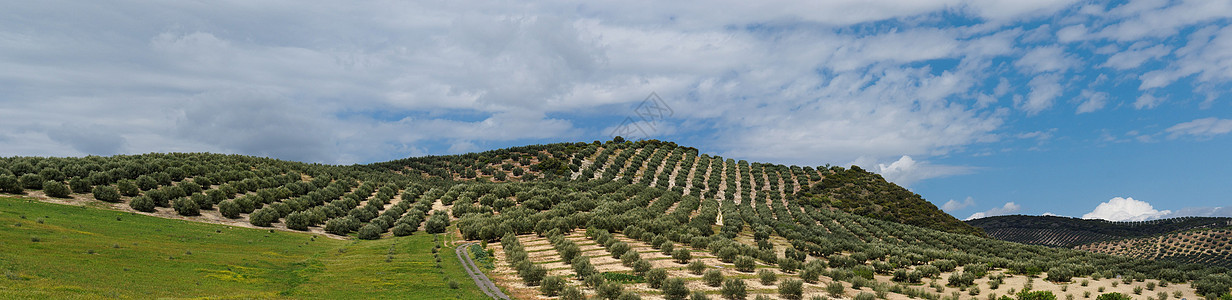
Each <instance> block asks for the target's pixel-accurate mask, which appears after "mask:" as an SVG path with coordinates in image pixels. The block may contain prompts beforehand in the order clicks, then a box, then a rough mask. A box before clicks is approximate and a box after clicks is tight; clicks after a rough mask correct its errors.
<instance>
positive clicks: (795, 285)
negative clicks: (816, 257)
mask: <svg viewBox="0 0 1232 300" xmlns="http://www.w3.org/2000/svg"><path fill="white" fill-rule="evenodd" d="M779 297H783V299H788V300H800V299H801V298H803V297H804V282H803V281H800V280H795V279H788V280H784V281H783V283H780V284H779Z"/></svg>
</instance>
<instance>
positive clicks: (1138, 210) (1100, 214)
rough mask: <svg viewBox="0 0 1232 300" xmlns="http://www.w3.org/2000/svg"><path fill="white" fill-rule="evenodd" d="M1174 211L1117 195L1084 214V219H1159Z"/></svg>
mask: <svg viewBox="0 0 1232 300" xmlns="http://www.w3.org/2000/svg"><path fill="white" fill-rule="evenodd" d="M1170 213H1172V211H1170V210H1163V211H1159V210H1155V208H1154V207H1152V206H1151V204H1150V203H1147V202H1145V201H1139V200H1134V198H1122V197H1116V198H1112V199H1110V200H1108V202H1104V203H1100V204H1099V206H1096V207H1095V210H1094V211H1091V212H1090V213H1087V214H1085V215H1082V218H1083V219H1104V220H1109V221H1145V220H1151V219H1158V218H1162V217H1163V216H1166V215H1168V214H1170Z"/></svg>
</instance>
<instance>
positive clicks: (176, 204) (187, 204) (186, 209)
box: [171, 197, 201, 216]
mask: <svg viewBox="0 0 1232 300" xmlns="http://www.w3.org/2000/svg"><path fill="white" fill-rule="evenodd" d="M171 206H172V208H175V213H177V214H180V215H181V216H199V215H201V207H200V206H197V201H193V199H192V198H188V197H180V198H175V201H172V203H171Z"/></svg>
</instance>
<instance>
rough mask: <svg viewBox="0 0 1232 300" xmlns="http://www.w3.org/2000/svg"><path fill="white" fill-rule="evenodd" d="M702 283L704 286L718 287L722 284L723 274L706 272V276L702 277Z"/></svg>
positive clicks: (714, 271) (711, 271)
mask: <svg viewBox="0 0 1232 300" xmlns="http://www.w3.org/2000/svg"><path fill="white" fill-rule="evenodd" d="M702 281H703V282H705V283H706V285H709V286H712V287H718V286H719V285H722V284H723V272H722V271H719V270H710V271H706V275H702Z"/></svg>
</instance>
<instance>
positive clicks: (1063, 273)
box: [1046, 267, 1074, 282]
mask: <svg viewBox="0 0 1232 300" xmlns="http://www.w3.org/2000/svg"><path fill="white" fill-rule="evenodd" d="M1073 277H1074V270H1071V269H1070V268H1066V267H1053V268H1051V269H1048V278H1047V279H1046V280H1048V281H1052V282H1069V280H1070V279H1071V278H1073Z"/></svg>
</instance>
